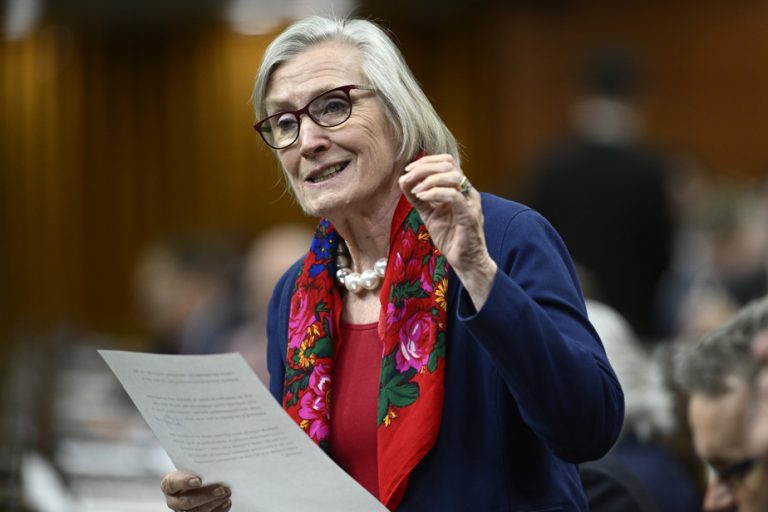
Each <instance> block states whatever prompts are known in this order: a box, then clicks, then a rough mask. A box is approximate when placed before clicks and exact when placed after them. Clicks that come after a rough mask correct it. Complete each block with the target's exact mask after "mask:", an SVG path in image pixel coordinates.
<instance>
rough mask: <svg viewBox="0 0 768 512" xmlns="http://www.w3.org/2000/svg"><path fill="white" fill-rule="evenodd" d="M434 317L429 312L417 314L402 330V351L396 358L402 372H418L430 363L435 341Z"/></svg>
mask: <svg viewBox="0 0 768 512" xmlns="http://www.w3.org/2000/svg"><path fill="white" fill-rule="evenodd" d="M431 328H432V315H430V314H429V312H428V311H418V312H415V314H413V315H412V316H411V317H409V318H408V319H407V320H406V322H405V324H404V325H403V328H402V329H401V330H400V350H399V351H398V352H397V354H396V356H395V361H396V363H395V367H396V368H397V369H398V370H399V371H400V372H406V371H407V370H408V369H409V368H414V369H415V370H416V371H417V372H419V371H421V369H422V368H423V367H424V366H425V365H426V364H427V362H428V361H429V353H430V352H431V351H432V345H433V343H434V340H432V339H431V336H430V329H431Z"/></svg>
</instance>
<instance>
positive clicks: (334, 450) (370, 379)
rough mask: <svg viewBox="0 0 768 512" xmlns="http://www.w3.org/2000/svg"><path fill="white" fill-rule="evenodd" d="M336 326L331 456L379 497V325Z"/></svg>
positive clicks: (345, 324)
mask: <svg viewBox="0 0 768 512" xmlns="http://www.w3.org/2000/svg"><path fill="white" fill-rule="evenodd" d="M340 327H341V328H340V329H339V330H340V331H341V332H340V335H341V336H340V343H338V346H337V347H336V354H335V356H334V359H333V377H332V380H333V391H332V392H331V393H332V399H331V400H332V401H331V403H332V409H331V455H332V457H333V460H334V461H336V463H337V464H338V465H339V466H341V468H342V469H344V471H346V472H347V473H349V474H350V475H351V476H352V478H354V479H355V480H357V482H358V483H359V484H360V485H362V486H363V487H365V488H366V489H368V492H370V493H371V494H373V495H374V496H376V497H377V498H378V497H379V474H378V468H377V465H376V414H377V399H378V392H379V371H380V370H379V368H380V367H381V341H380V340H379V333H378V323H372V324H361V325H356V324H348V323H346V322H343V321H342V322H341V326H340Z"/></svg>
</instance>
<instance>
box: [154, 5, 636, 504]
mask: <svg viewBox="0 0 768 512" xmlns="http://www.w3.org/2000/svg"><path fill="white" fill-rule="evenodd" d="M254 103H255V109H256V114H257V117H259V118H260V119H261V121H260V122H258V123H257V124H256V129H257V130H258V131H259V132H260V134H261V136H262V138H263V139H264V141H265V142H266V143H267V144H268V145H270V146H271V147H272V148H273V149H274V150H275V153H276V155H277V158H278V160H279V161H280V164H281V165H282V168H283V170H284V173H285V176H286V179H287V181H288V183H289V184H290V187H291V190H292V191H293V194H294V196H295V197H296V200H297V201H298V203H299V204H300V205H301V207H302V208H303V209H304V211H305V212H306V213H307V214H309V215H314V216H317V217H319V218H321V219H323V220H322V221H321V222H320V224H319V226H318V228H317V231H316V234H315V237H314V240H313V242H312V245H311V247H310V250H309V252H308V253H307V255H306V257H305V258H303V259H302V260H301V261H299V262H297V263H296V264H295V265H294V266H293V267H292V268H291V269H289V270H288V272H287V273H286V274H285V275H284V276H283V278H282V279H281V281H280V282H279V283H278V285H277V286H276V288H275V292H274V295H273V297H272V302H271V304H270V309H269V325H268V334H269V347H268V358H269V369H270V376H271V379H270V390H271V392H272V393H273V395H274V396H275V398H276V399H278V400H280V401H281V402H282V404H283V407H284V408H285V409H286V411H287V412H288V413H289V414H290V415H291V416H292V417H293V418H294V419H295V421H296V422H297V423H298V424H299V425H300V426H301V427H302V428H303V429H304V430H305V432H306V433H307V435H309V436H310V437H311V438H312V439H313V440H314V441H315V442H317V443H318V444H319V445H320V446H321V447H323V448H324V449H325V450H326V451H327V452H328V453H329V455H330V456H331V457H333V458H334V460H335V461H336V462H337V463H338V464H339V465H340V466H341V467H342V468H344V469H345V470H346V471H348V472H349V473H350V474H351V475H352V476H353V477H354V478H355V479H356V480H357V481H358V482H360V483H361V485H363V486H365V487H366V488H367V489H368V490H369V491H371V493H373V494H374V495H375V496H377V497H378V498H379V500H380V501H382V503H384V504H386V505H387V507H388V508H389V509H390V510H399V511H411V510H483V511H490V510H538V511H541V510H567V511H576V510H586V509H587V505H586V500H585V498H584V494H583V491H582V489H581V485H580V483H579V475H578V470H577V466H576V464H577V463H579V462H581V461H584V460H589V459H595V458H598V457H600V456H602V455H603V454H604V453H605V452H606V451H607V450H608V449H609V448H610V446H611V445H612V443H613V442H614V440H615V439H616V436H617V435H618V433H619V430H620V428H621V423H622V416H623V397H622V393H621V388H620V387H619V384H618V381H617V379H616V377H615V375H614V373H613V371H612V370H611V367H610V365H609V363H608V360H607V358H606V356H605V353H604V351H603V349H602V346H601V344H600V341H599V339H598V337H597V335H596V333H595V332H594V330H593V329H592V327H591V325H590V324H589V321H588V320H587V316H586V312H585V309H584V303H583V300H582V297H581V294H580V291H579V287H578V283H577V281H576V278H575V275H574V271H573V267H572V264H571V262H570V259H569V257H568V255H567V252H566V249H565V247H564V246H563V244H562V242H561V241H560V239H559V238H558V236H557V235H556V233H555V232H554V230H553V229H552V228H551V227H550V226H549V224H548V223H547V222H546V221H545V220H544V219H543V218H542V217H541V216H539V215H537V214H536V213H534V212H533V211H531V210H530V209H528V208H526V207H524V206H522V205H519V204H516V203H512V202H509V201H505V200H502V199H499V198H497V197H493V196H490V195H485V194H483V195H481V194H480V193H478V192H477V191H476V190H475V189H473V188H472V186H471V185H470V184H469V181H468V180H467V178H466V177H465V176H464V174H463V172H462V170H461V167H460V163H459V155H458V150H457V145H456V142H455V140H454V138H453V136H452V135H451V134H450V132H449V131H448V129H447V128H446V126H445V125H444V124H443V122H442V121H441V120H440V118H439V117H438V116H437V114H436V113H435V111H434V109H433V108H432V106H431V105H430V103H429V101H428V100H427V99H426V97H425V95H424V93H423V92H422V91H421V89H420V88H419V86H418V85H417V83H416V81H415V80H414V78H413V76H412V75H411V73H410V71H409V70H408V68H407V66H406V65H405V63H404V61H403V59H402V56H401V55H400V53H399V51H398V50H397V48H396V47H395V46H394V44H393V43H392V42H391V40H390V39H389V38H388V37H387V36H386V34H384V32H383V31H382V30H381V29H379V28H378V27H377V26H376V25H374V24H372V23H370V22H367V21H362V20H336V19H329V18H323V17H313V18H309V19H306V20H303V21H300V22H298V23H296V24H294V25H292V26H291V27H289V28H288V29H287V30H286V31H285V32H283V33H282V34H281V35H280V36H279V37H278V38H277V39H276V40H275V41H274V42H273V43H272V44H271V45H270V47H269V48H268V49H267V51H266V54H265V56H264V60H263V63H262V66H261V70H260V72H259V75H258V77H257V80H256V85H255V89H254ZM484 219H485V220H484ZM331 383H332V384H331ZM331 387H332V389H333V391H332V393H331V392H330V390H331ZM331 396H333V401H332V402H331V401H330V397H331ZM331 406H332V409H331ZM331 411H332V412H331ZM255 478H256V476H255ZM162 488H163V490H164V492H165V493H166V497H167V503H168V506H169V507H170V508H171V509H174V510H196V511H209V510H227V509H228V508H229V506H230V505H229V500H228V496H229V492H230V491H229V489H228V488H226V487H223V486H221V487H220V486H218V485H209V486H202V484H201V482H200V479H199V478H197V477H196V476H194V475H189V474H186V473H181V472H176V473H171V474H169V475H167V476H166V478H165V479H164V481H163V484H162ZM214 491H219V492H223V495H222V496H214ZM233 491H234V492H235V493H236V492H237V489H234V490H233Z"/></svg>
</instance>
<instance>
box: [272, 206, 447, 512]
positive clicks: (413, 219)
mask: <svg viewBox="0 0 768 512" xmlns="http://www.w3.org/2000/svg"><path fill="white" fill-rule="evenodd" d="M338 245H339V236H338V234H337V233H336V231H335V230H334V229H333V226H332V225H331V224H330V222H329V221H328V220H327V219H323V220H322V221H321V222H320V225H319V226H318V227H317V230H316V231H315V237H314V239H313V240H312V245H311V246H310V250H309V253H307V256H306V257H305V259H304V265H303V267H302V269H301V272H300V274H299V275H298V277H297V279H296V285H295V288H294V293H293V296H292V297H291V312H290V318H289V320H288V357H287V364H286V370H285V386H284V392H283V407H284V408H285V409H286V411H287V412H288V414H289V415H290V416H291V417H292V418H293V419H294V420H295V421H296V423H298V424H299V425H300V426H301V428H302V429H304V431H305V432H306V433H307V435H309V436H310V438H312V440H313V441H315V442H316V443H317V444H318V445H320V447H322V448H323V449H324V450H325V451H326V452H329V439H330V413H331V404H332V402H331V389H332V386H331V376H332V374H333V356H334V346H335V341H336V340H337V339H338V337H339V334H338V332H339V319H340V318H341V310H342V307H343V304H342V298H341V293H340V290H339V288H338V286H337V285H336V279H335V277H334V276H335V275H336V251H337V248H338ZM389 247H390V249H389V257H388V263H387V271H386V275H385V276H384V283H383V285H382V289H381V294H380V300H381V315H380V317H379V338H380V339H381V342H382V360H381V369H380V385H379V396H378V418H377V425H378V427H377V448H378V450H377V451H378V471H379V499H380V500H381V501H382V503H384V504H385V505H386V506H387V507H388V508H389V509H390V510H395V509H396V508H397V506H398V504H399V503H400V501H401V500H402V498H403V495H404V493H405V488H406V485H407V484H408V476H409V475H410V473H411V471H412V470H413V468H414V467H415V466H416V464H418V463H419V461H420V460H421V459H422V457H424V455H425V454H426V453H427V452H428V451H429V450H430V449H431V448H432V446H433V445H434V443H435V440H436V439H437V433H438V430H439V427H440V417H441V412H442V407H443V396H444V388H443V375H444V373H445V345H446V310H447V305H446V301H445V300H446V295H447V290H448V263H447V262H446V260H445V257H444V256H443V255H442V254H440V251H439V250H438V249H437V248H436V247H435V245H434V244H433V243H432V239H431V238H430V236H429V233H428V232H427V229H426V227H425V226H424V223H423V222H422V220H421V217H420V216H419V214H418V213H417V212H416V210H415V209H414V208H413V207H412V206H411V204H410V203H409V202H408V201H407V199H405V197H401V198H400V202H399V203H398V205H397V208H396V210H395V215H394V218H393V219H392V229H391V233H390V239H389Z"/></svg>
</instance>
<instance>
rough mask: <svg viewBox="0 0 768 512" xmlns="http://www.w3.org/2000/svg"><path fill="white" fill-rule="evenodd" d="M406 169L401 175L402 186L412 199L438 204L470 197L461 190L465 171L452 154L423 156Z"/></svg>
mask: <svg viewBox="0 0 768 512" xmlns="http://www.w3.org/2000/svg"><path fill="white" fill-rule="evenodd" d="M405 171H406V173H405V174H404V175H403V176H401V177H400V188H401V190H402V191H403V193H405V194H406V196H408V198H409V199H410V200H411V201H413V200H414V199H417V200H419V201H422V202H429V203H434V204H436V203H444V202H453V201H456V200H457V199H458V198H462V199H463V198H465V197H468V196H464V195H462V194H461V193H460V192H459V185H460V184H461V183H462V179H463V178H464V173H463V172H462V171H461V168H459V167H458V166H457V165H456V162H455V161H454V159H453V157H452V156H451V155H428V156H425V157H422V158H420V159H418V160H416V161H414V162H411V163H410V164H408V165H407V166H406V167H405ZM470 192H471V191H470Z"/></svg>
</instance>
